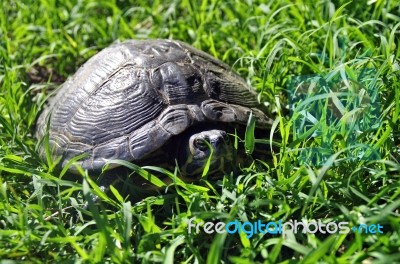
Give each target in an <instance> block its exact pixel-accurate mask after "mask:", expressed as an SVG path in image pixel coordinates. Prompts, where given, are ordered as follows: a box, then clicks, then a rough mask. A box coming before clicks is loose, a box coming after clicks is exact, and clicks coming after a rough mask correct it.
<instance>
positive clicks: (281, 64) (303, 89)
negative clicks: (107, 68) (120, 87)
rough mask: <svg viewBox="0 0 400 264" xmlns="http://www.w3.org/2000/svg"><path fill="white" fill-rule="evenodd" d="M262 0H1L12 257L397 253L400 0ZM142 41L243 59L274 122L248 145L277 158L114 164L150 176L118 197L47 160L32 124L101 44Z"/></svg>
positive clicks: (2, 244)
mask: <svg viewBox="0 0 400 264" xmlns="http://www.w3.org/2000/svg"><path fill="white" fill-rule="evenodd" d="M129 2H132V3H129ZM133 2H135V4H133ZM250 2H251V3H252V4H248V2H246V3H245V2H241V1H215V0H209V1H202V2H200V1H199V2H198V3H194V2H193V1H169V2H168V3H165V2H163V1H153V2H151V1H148V2H147V1H70V0H67V1H61V2H60V1H54V0H43V1H36V2H33V1H32V2H30V1H3V2H2V8H1V10H0V84H1V88H0V259H1V260H14V261H20V260H22V261H27V262H29V263H30V262H34V263H42V262H49V263H53V262H57V261H66V260H69V261H76V262H88V263H91V262H93V263H103V262H109V263H136V262H145V263H155V262H156V263H158V262H164V263H173V262H175V263H176V262H186V263H204V262H208V263H221V262H224V263H252V262H255V263H280V262H283V263H298V262H302V263H316V262H321V263H360V262H362V261H365V263H370V262H376V263H394V262H396V261H400V254H399V253H398V252H400V242H399V241H400V237H399V236H400V232H399V230H400V218H399V213H400V212H399V208H400V197H399V196H400V174H399V171H400V165H399V159H400V157H399V153H400V149H399V145H400V140H399V138H400V132H399V113H400V103H399V102H400V80H399V79H400V59H399V58H400V49H399V45H400V44H399V43H400V41H399V33H400V5H399V3H398V1H390V0H388V1H368V2H364V1H353V2H347V1H341V0H337V1H318V2H313V1H306V0H305V1H289V0H282V1H270V3H267V4H263V3H259V2H254V1H250ZM130 38H133V39H143V38H145V39H146V38H172V39H178V40H182V41H185V42H187V43H190V44H192V45H193V46H195V47H196V48H199V49H201V50H204V51H206V52H207V53H209V54H211V55H213V56H215V57H217V58H219V59H221V60H223V61H224V62H226V63H228V64H229V65H232V67H233V69H234V70H235V71H237V72H238V73H239V74H240V75H241V76H242V77H243V78H245V79H246V80H247V81H248V82H249V84H251V85H252V86H253V87H254V88H255V89H256V90H257V91H258V92H259V93H260V99H261V101H263V102H266V106H267V108H268V110H269V113H270V115H271V116H272V117H273V119H275V122H274V124H273V128H272V131H273V133H270V134H266V135H265V137H263V138H256V139H253V138H252V136H251V133H246V135H238V137H239V138H241V139H243V140H244V141H241V142H239V144H242V145H241V146H242V147H243V148H245V147H246V148H247V149H248V150H249V152H252V150H253V146H254V144H255V148H256V149H257V148H259V149H260V148H261V149H263V150H265V151H271V149H272V151H273V153H272V155H271V158H270V160H257V159H256V160H254V162H252V163H250V164H248V165H247V166H246V167H244V168H243V167H242V168H240V170H238V172H235V173H234V172H232V173H227V174H226V175H225V176H224V177H223V178H222V179H220V180H219V181H211V180H207V177H203V178H202V180H201V181H199V182H198V183H195V184H189V183H185V182H183V181H181V180H180V179H179V178H177V177H176V176H177V175H179V172H178V171H172V172H169V171H165V170H163V169H162V168H157V167H151V166H149V167H146V168H139V167H137V166H135V165H131V164H126V163H123V162H121V161H114V162H119V163H122V164H121V165H123V166H125V167H128V168H130V169H131V170H133V171H136V173H137V174H136V175H133V174H132V175H130V176H129V178H128V179H122V181H124V180H125V182H124V183H123V184H119V185H118V184H115V186H113V187H111V188H110V190H109V191H107V192H102V190H101V189H100V188H99V186H98V183H96V181H94V180H93V179H92V178H91V177H89V176H95V175H88V174H87V172H84V171H81V174H82V176H81V177H76V178H77V179H76V180H72V179H71V178H70V177H69V176H70V175H69V173H68V171H67V170H64V171H62V172H58V171H57V170H55V165H56V162H57V161H53V160H51V158H48V159H47V160H45V161H43V160H41V159H40V158H39V156H38V154H37V153H38V151H37V150H38V147H39V144H45V143H40V142H37V140H36V139H35V137H34V130H35V122H36V118H37V116H38V114H39V113H40V111H41V110H42V109H43V107H44V104H45V102H46V99H47V97H48V96H49V94H50V93H51V91H53V90H54V89H55V88H56V87H57V86H58V85H59V84H60V82H62V81H63V80H65V79H66V78H67V77H68V76H70V75H72V74H73V73H74V72H75V71H76V70H77V69H78V68H79V67H80V65H82V64H83V63H84V62H85V61H86V60H87V59H88V58H90V57H91V56H92V55H94V54H95V53H96V52H97V51H99V50H101V49H102V48H104V47H106V46H108V45H110V44H111V43H114V42H117V41H123V40H125V39H130ZM366 69H367V70H368V72H367V73H363V72H364V70H366ZM316 77H318V78H320V79H319V80H320V81H319V82H318V81H312V79H313V78H316ZM299 80H300V81H299ZM324 83H325V84H324ZM310 87H311V88H312V87H314V88H313V89H311V88H310ZM296 92H297V93H300V94H299V96H297V95H296V96H295V99H296V100H294V101H293V100H292V99H291V96H292V95H293V94H295V93H296ZM340 93H344V94H346V96H347V97H346V96H344V95H343V96H341V95H340ZM299 97H300V98H301V100H299ZM346 102H348V103H346ZM250 128H251V127H250ZM249 131H251V129H248V132H249ZM361 145H366V146H368V148H362V147H357V146H361ZM314 150H316V151H314ZM375 154H376V155H375ZM155 165H156V164H155ZM161 174H163V175H165V177H168V178H170V181H171V182H172V183H171V184H167V187H166V190H165V191H164V189H163V190H162V191H159V193H157V192H151V195H150V196H148V197H144V196H143V197H142V196H140V197H139V195H137V193H136V191H130V190H132V189H133V190H135V187H136V188H137V186H135V182H136V181H137V178H135V177H141V178H145V179H149V181H150V182H152V183H153V184H154V185H158V186H163V185H165V183H164V182H161V181H159V179H158V176H159V175H161ZM205 176H206V175H205ZM121 185H122V186H121ZM137 189H140V188H137ZM137 191H138V192H139V191H140V190H137ZM142 191H143V190H142ZM145 192H146V191H145ZM127 193H129V195H128V197H126V194H127ZM93 195H97V196H98V199H97V200H98V201H99V203H94V202H93ZM192 217H195V219H196V221H200V220H203V221H214V222H218V221H225V222H229V221H234V220H235V219H237V220H239V221H242V222H245V221H257V220H258V219H260V220H262V221H264V222H268V221H278V220H281V219H282V220H283V221H288V220H290V219H292V220H298V221H300V220H305V221H311V220H315V221H316V220H318V219H321V220H322V221H325V222H329V221H335V222H340V221H346V222H349V223H350V226H356V225H359V224H363V223H366V224H377V223H379V224H381V225H383V226H384V234H382V235H380V234H377V235H370V234H358V233H357V234H356V233H349V234H332V235H329V234H320V233H316V234H302V233H298V234H292V235H289V236H288V237H287V238H285V239H282V238H281V237H280V236H278V235H270V234H265V235H263V234H259V233H258V234H255V235H254V236H252V237H251V238H246V235H245V234H244V233H242V234H240V235H237V234H235V235H229V234H228V235H227V234H218V235H217V234H206V233H204V232H200V233H199V234H195V233H190V234H189V233H188V229H187V220H188V219H190V218H192Z"/></svg>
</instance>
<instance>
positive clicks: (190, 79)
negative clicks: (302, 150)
mask: <svg viewBox="0 0 400 264" xmlns="http://www.w3.org/2000/svg"><path fill="white" fill-rule="evenodd" d="M259 109H260V104H259V103H258V101H257V94H256V93H255V92H254V91H253V90H252V89H251V88H250V87H249V86H248V85H247V84H246V83H245V81H244V80H243V79H242V78H240V77H239V76H238V75H237V74H235V73H233V72H232V71H231V70H230V68H229V66H227V65H226V64H224V63H222V62H221V61H219V60H217V59H215V58H213V57H211V56H210V55H208V54H206V53H204V52H202V51H199V50H197V49H195V48H193V47H191V46H190V45H188V44H185V43H183V42H180V41H174V40H130V41H126V42H123V43H120V44H114V45H112V46H110V47H108V48H105V49H104V50H102V51H100V52H99V53H97V54H96V55H95V56H93V57H92V58H90V59H89V60H88V61H87V62H86V63H85V64H84V65H83V66H82V67H81V68H80V69H79V70H78V71H77V72H76V74H75V75H74V76H72V77H71V78H69V79H68V80H67V81H66V82H65V83H64V84H63V85H62V86H61V87H60V89H59V90H58V91H57V94H56V95H55V97H53V98H52V99H51V101H50V104H49V106H48V107H47V108H46V109H45V110H44V111H43V113H42V114H41V115H40V117H39V119H38V122H37V137H38V138H39V139H41V138H43V137H44V136H45V135H46V133H48V138H49V145H50V149H51V150H52V154H53V157H55V158H61V162H60V163H61V165H62V166H65V165H66V163H68V161H70V160H71V159H72V158H74V157H75V156H77V155H80V154H87V155H84V156H85V157H84V158H82V159H80V160H79V161H78V162H77V163H78V164H79V165H81V166H82V168H84V169H88V170H100V169H101V168H102V167H103V166H104V165H105V164H106V162H107V161H109V160H111V159H122V160H126V161H140V160H141V159H143V158H144V157H146V156H147V155H149V154H150V153H152V152H154V151H156V150H158V149H159V148H160V147H161V146H163V145H164V144H165V143H166V142H167V141H168V140H169V139H170V138H171V137H173V136H175V135H179V134H180V133H182V132H183V131H185V130H186V129H188V128H189V127H191V126H193V125H199V124H201V123H210V122H225V123H235V124H246V122H247V120H248V116H249V114H250V112H252V113H253V116H255V117H256V120H257V126H259V127H267V126H269V125H270V123H271V121H270V119H269V118H268V117H267V116H266V115H265V114H264V113H263V112H262V111H261V110H259ZM41 154H42V155H44V150H43V147H42V149H41Z"/></svg>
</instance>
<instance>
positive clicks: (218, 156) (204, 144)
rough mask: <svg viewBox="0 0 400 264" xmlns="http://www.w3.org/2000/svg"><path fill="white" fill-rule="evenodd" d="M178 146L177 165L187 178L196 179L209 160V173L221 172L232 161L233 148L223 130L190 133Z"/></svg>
mask: <svg viewBox="0 0 400 264" xmlns="http://www.w3.org/2000/svg"><path fill="white" fill-rule="evenodd" d="M182 140H183V142H181V144H179V149H178V163H179V166H180V169H181V172H182V173H183V174H184V175H185V176H186V177H188V178H193V179H194V178H198V177H199V176H200V175H201V174H202V172H203V170H204V167H205V166H206V164H207V161H208V160H209V159H210V168H209V173H210V174H211V173H215V172H217V171H223V170H224V167H225V165H228V164H229V165H230V163H231V161H232V152H233V148H232V145H231V144H230V141H229V136H228V135H227V133H226V132H225V131H223V130H219V129H211V130H205V131H200V132H191V133H188V134H187V135H186V136H184V137H183V138H182Z"/></svg>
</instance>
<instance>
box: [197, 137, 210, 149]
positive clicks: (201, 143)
mask: <svg viewBox="0 0 400 264" xmlns="http://www.w3.org/2000/svg"><path fill="white" fill-rule="evenodd" d="M194 146H195V147H196V148H198V149H200V150H201V151H204V150H206V149H207V148H208V145H207V142H206V141H205V140H204V139H201V138H196V139H195V140H194Z"/></svg>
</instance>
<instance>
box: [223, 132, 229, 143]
mask: <svg viewBox="0 0 400 264" xmlns="http://www.w3.org/2000/svg"><path fill="white" fill-rule="evenodd" d="M222 138H223V139H224V142H229V135H228V134H227V133H223V134H222Z"/></svg>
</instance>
